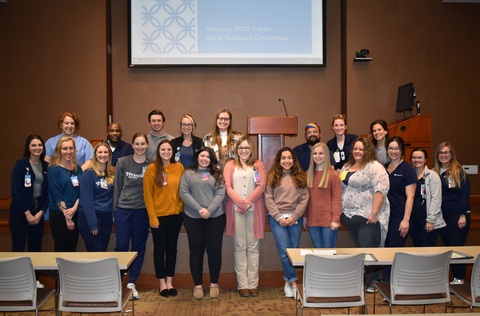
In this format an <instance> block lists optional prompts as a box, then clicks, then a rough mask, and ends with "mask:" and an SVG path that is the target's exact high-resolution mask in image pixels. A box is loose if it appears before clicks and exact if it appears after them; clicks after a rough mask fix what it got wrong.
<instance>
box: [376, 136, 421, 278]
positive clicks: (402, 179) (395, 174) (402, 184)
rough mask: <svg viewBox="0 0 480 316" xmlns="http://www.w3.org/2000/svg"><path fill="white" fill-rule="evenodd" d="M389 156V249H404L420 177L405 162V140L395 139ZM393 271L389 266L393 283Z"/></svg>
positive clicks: (386, 275)
mask: <svg viewBox="0 0 480 316" xmlns="http://www.w3.org/2000/svg"><path fill="white" fill-rule="evenodd" d="M387 155H388V158H390V162H389V163H386V164H385V169H387V173H388V179H389V181H390V189H389V190H388V195H387V197H388V201H389V202H390V218H389V221H388V232H387V239H385V247H404V246H405V243H406V242H407V237H408V231H409V229H410V216H411V214H412V208H413V200H414V198H415V189H416V187H417V175H416V173H415V170H414V169H413V168H412V166H411V165H410V164H408V163H407V162H406V161H405V160H403V158H404V156H405V145H404V142H403V139H402V138H401V137H398V136H395V137H393V138H390V139H389V140H388V142H387ZM390 272H391V268H390V266H387V267H385V270H384V271H383V280H384V281H389V280H390Z"/></svg>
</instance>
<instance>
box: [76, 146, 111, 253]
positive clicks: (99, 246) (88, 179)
mask: <svg viewBox="0 0 480 316" xmlns="http://www.w3.org/2000/svg"><path fill="white" fill-rule="evenodd" d="M111 165H112V151H111V150H110V146H109V145H108V144H107V143H98V144H97V145H96V146H95V148H94V150H93V158H92V166H91V167H90V168H89V169H87V170H85V171H84V173H83V176H82V181H81V182H80V207H79V212H78V228H79V229H80V234H81V235H82V238H83V241H84V243H85V248H87V251H107V249H108V244H109V242H110V235H111V233H112V225H113V180H114V178H115V177H114V173H113V170H112V168H111Z"/></svg>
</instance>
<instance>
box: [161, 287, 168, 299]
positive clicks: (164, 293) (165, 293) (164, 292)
mask: <svg viewBox="0 0 480 316" xmlns="http://www.w3.org/2000/svg"><path fill="white" fill-rule="evenodd" d="M160 296H163V297H169V296H170V291H169V290H167V289H165V290H161V291H160Z"/></svg>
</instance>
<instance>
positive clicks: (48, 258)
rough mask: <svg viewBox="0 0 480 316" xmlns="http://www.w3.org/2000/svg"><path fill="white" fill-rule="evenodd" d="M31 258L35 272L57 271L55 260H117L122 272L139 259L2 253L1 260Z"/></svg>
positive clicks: (94, 254)
mask: <svg viewBox="0 0 480 316" xmlns="http://www.w3.org/2000/svg"><path fill="white" fill-rule="evenodd" d="M16 257H30V258H31V259H32V263H33V268H34V269H35V270H57V262H56V261H55V258H63V259H72V260H78V259H105V258H112V257H113V258H117V259H118V265H119V268H120V269H121V270H127V269H128V267H129V266H130V265H131V264H132V262H133V260H134V259H135V258H136V257H137V252H136V251H132V252H0V259H6V258H16Z"/></svg>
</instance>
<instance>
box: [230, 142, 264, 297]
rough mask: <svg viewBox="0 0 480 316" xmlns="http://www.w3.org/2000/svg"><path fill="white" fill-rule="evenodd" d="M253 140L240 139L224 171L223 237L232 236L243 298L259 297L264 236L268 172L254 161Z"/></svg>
mask: <svg viewBox="0 0 480 316" xmlns="http://www.w3.org/2000/svg"><path fill="white" fill-rule="evenodd" d="M254 151H255V148H254V144H253V142H252V140H251V139H250V138H249V137H247V136H243V137H242V138H240V140H239V141H238V144H237V147H236V149H235V159H234V160H231V161H229V162H227V164H226V165H225V169H224V171H223V177H224V178H225V186H226V189H227V199H226V203H225V212H226V214H227V227H226V235H227V236H232V237H233V249H234V250H233V259H234V265H235V272H236V274H237V283H238V286H237V288H238V293H239V295H240V296H242V297H247V296H258V289H257V287H258V267H259V259H260V252H259V249H260V239H263V237H264V234H265V201H264V198H263V192H264V191H265V186H266V185H267V171H266V168H265V165H264V164H263V162H261V161H260V160H258V159H255V155H254Z"/></svg>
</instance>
